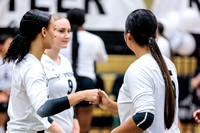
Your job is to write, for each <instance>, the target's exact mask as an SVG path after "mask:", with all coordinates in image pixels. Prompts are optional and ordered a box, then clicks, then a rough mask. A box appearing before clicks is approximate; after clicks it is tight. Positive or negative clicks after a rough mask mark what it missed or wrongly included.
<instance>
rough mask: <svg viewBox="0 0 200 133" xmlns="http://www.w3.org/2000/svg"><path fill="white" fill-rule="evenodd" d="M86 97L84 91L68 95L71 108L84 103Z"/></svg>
mask: <svg viewBox="0 0 200 133" xmlns="http://www.w3.org/2000/svg"><path fill="white" fill-rule="evenodd" d="M85 97H86V95H85V94H84V93H83V92H82V91H79V92H77V93H73V94H70V95H68V99H69V103H70V106H74V105H76V104H77V103H79V102H81V101H84V100H85Z"/></svg>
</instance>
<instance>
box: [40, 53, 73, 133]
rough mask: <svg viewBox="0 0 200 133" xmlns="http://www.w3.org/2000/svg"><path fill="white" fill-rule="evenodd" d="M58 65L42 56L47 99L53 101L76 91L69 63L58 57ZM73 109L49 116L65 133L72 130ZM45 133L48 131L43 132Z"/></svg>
mask: <svg viewBox="0 0 200 133" xmlns="http://www.w3.org/2000/svg"><path fill="white" fill-rule="evenodd" d="M59 57H60V64H59V65H58V64H57V63H56V62H54V61H53V60H52V59H51V58H50V57H49V56H47V55H45V54H43V56H42V59H41V62H42V65H43V66H44V70H45V73H46V76H47V82H48V93H49V99H55V98H60V97H64V96H67V95H69V94H71V93H74V92H75V90H76V86H77V85H76V80H75V78H74V75H73V71H72V68H71V64H70V62H69V61H68V60H67V58H66V57H64V56H62V55H59ZM73 116H74V111H73V107H71V108H70V109H67V110H65V111H62V112H61V113H58V114H56V115H54V116H51V118H52V119H53V120H55V121H56V122H57V123H58V124H59V125H60V126H61V127H62V128H63V129H64V130H65V132H66V133H71V132H72V129H73ZM45 132H46V133H47V132H49V131H45Z"/></svg>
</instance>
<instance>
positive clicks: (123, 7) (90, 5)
mask: <svg viewBox="0 0 200 133" xmlns="http://www.w3.org/2000/svg"><path fill="white" fill-rule="evenodd" d="M145 1H147V0H0V27H2V28H5V27H8V26H9V25H11V26H16V27H18V26H19V23H20V20H21V17H22V15H23V14H24V13H25V12H27V11H28V10H30V9H31V8H42V9H47V10H48V11H49V13H60V14H62V15H64V16H66V15H67V13H66V12H67V10H68V9H71V8H82V9H85V10H87V11H88V12H87V14H86V23H85V28H86V29H88V30H97V31H123V30H124V23H125V20H126V17H127V15H128V14H129V13H130V12H131V11H133V10H135V9H138V8H146V2H145ZM196 5H197V4H196V3H195V2H193V4H192V8H189V0H153V3H152V5H151V10H152V12H154V13H155V15H156V16H157V18H158V20H160V21H163V23H165V25H168V27H170V26H169V24H170V25H172V27H177V26H178V27H179V28H180V29H181V30H182V29H183V30H188V31H194V32H198V33H200V19H199V10H198V8H197V6H196ZM185 14H186V15H185ZM171 21H172V22H171ZM184 22H185V23H184ZM190 24H191V25H190ZM180 26H182V27H180Z"/></svg>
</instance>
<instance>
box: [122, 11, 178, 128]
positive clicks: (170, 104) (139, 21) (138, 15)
mask: <svg viewBox="0 0 200 133" xmlns="http://www.w3.org/2000/svg"><path fill="white" fill-rule="evenodd" d="M125 26H126V32H127V33H128V32H129V33H130V34H131V35H132V36H133V38H134V40H135V41H136V42H137V43H138V44H139V45H141V46H144V45H149V48H150V51H151V54H152V56H153V58H154V59H155V60H156V62H157V63H158V65H159V67H160V70H161V72H162V76H163V78H164V81H165V110H164V120H165V128H166V129H169V128H170V127H171V126H172V123H173V121H174V117H175V111H176V96H175V91H174V88H173V84H172V81H171V78H170V74H169V70H168V68H167V65H166V63H165V61H164V59H163V56H162V54H161V52H160V50H159V47H158V45H157V43H156V41H155V37H156V31H157V19H156V17H155V15H154V14H153V13H152V12H151V11H149V10H146V9H138V10H135V11H133V12H131V13H130V14H129V16H128V17H127V20H126V25H125Z"/></svg>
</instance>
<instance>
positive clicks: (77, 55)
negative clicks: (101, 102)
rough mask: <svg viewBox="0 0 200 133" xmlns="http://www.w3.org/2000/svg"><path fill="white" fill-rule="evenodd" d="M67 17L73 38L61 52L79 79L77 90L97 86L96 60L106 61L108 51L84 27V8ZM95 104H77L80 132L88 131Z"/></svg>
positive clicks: (97, 38)
mask: <svg viewBox="0 0 200 133" xmlns="http://www.w3.org/2000/svg"><path fill="white" fill-rule="evenodd" d="M67 18H68V20H69V21H70V24H71V26H72V39H71V41H70V42H69V46H68V47H67V48H66V49H62V50H61V54H63V55H64V56H65V57H67V58H68V59H69V61H70V62H71V64H72V68H73V71H74V74H75V77H76V79H77V83H78V88H77V91H82V90H87V89H92V88H95V85H96V73H95V67H94V63H95V62H106V61H107V58H108V56H107V53H106V50H105V46H104V42H103V40H102V39H101V38H100V37H99V36H97V35H94V34H92V33H90V32H88V31H86V30H85V29H84V26H83V25H84V23H85V12H84V10H82V9H78V8H75V9H71V10H69V11H68V12H67ZM94 107H95V106H94V105H91V104H89V102H87V101H83V102H80V103H79V104H77V105H76V107H75V109H76V113H77V119H78V121H79V124H80V133H88V132H89V129H90V125H91V122H92V111H93V108H94Z"/></svg>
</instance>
